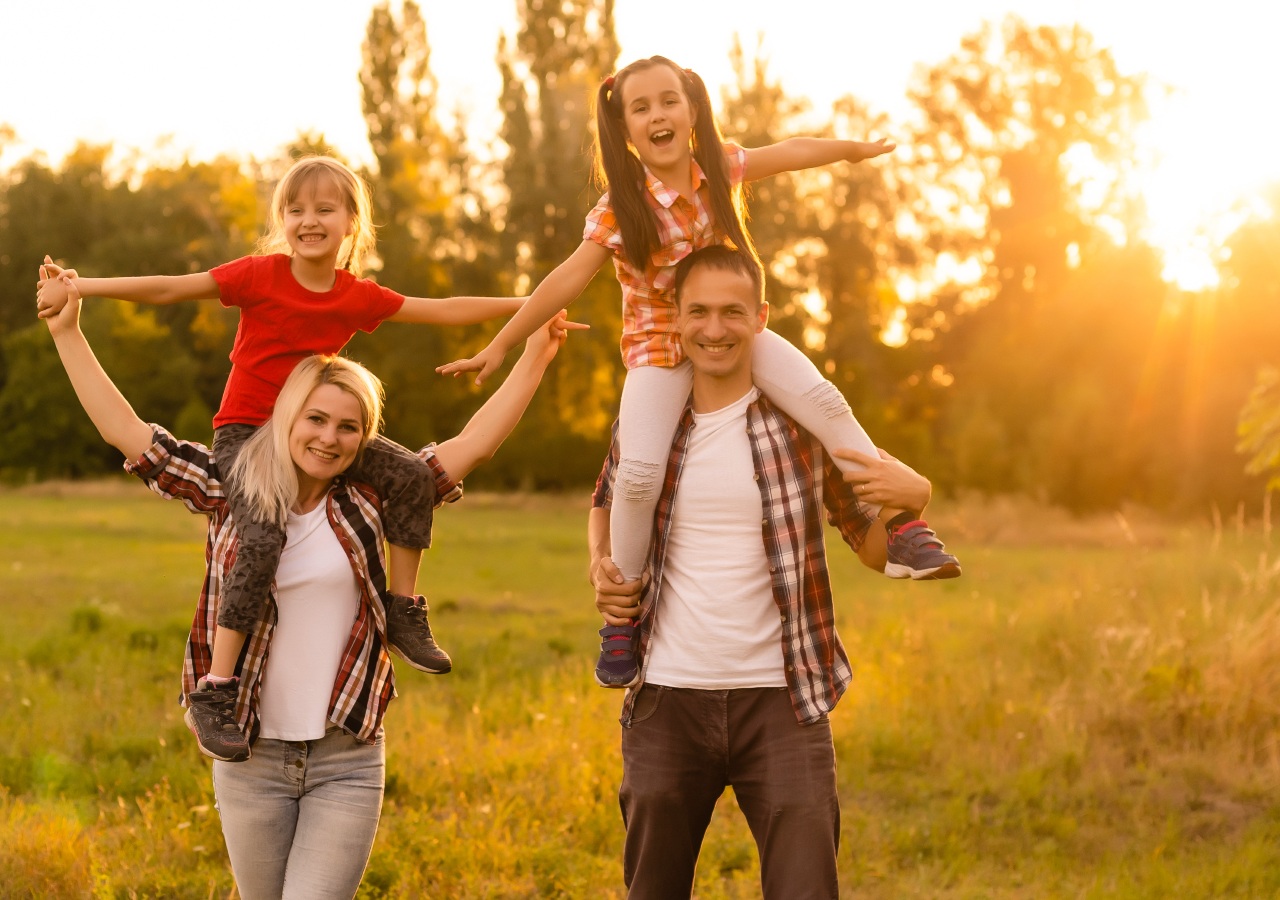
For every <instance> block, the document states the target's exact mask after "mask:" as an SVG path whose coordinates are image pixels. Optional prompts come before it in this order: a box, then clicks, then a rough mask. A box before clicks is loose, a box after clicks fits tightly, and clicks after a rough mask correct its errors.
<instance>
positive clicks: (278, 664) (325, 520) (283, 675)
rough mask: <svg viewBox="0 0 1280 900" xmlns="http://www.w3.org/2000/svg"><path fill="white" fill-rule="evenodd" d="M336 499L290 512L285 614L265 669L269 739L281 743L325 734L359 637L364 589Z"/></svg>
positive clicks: (283, 578) (280, 592) (283, 559)
mask: <svg viewBox="0 0 1280 900" xmlns="http://www.w3.org/2000/svg"><path fill="white" fill-rule="evenodd" d="M327 508H328V501H327V500H325V501H322V502H321V503H320V505H319V506H317V507H316V508H315V509H313V510H312V511H311V512H307V513H302V514H300V515H294V514H293V513H290V514H289V523H288V525H287V526H286V527H285V531H286V533H287V534H288V540H286V541H285V545H284V552H283V553H281V555H280V565H279V567H278V568H277V569H276V606H277V609H278V613H279V619H278V621H277V623H276V628H275V631H274V632H273V633H272V636H271V647H270V649H269V650H268V651H267V662H266V665H265V666H264V667H263V672H262V693H261V695H260V700H261V706H260V710H259V711H260V714H261V717H262V736H263V737H267V738H275V739H276V740H281V741H310V740H315V739H317V738H322V737H324V734H325V730H326V728H327V727H328V724H329V698H330V696H331V695H332V694H333V686H334V683H335V682H336V681H337V678H338V668H339V666H340V665H341V664H342V654H343V651H344V650H345V649H346V646H347V641H348V640H349V639H350V637H351V626H352V624H353V623H354V622H355V617H356V611H357V609H358V608H359V603H360V588H359V585H358V584H357V582H356V576H355V572H354V571H353V570H352V568H351V561H350V560H349V559H348V558H347V554H346V553H345V552H344V551H343V549H342V545H341V544H340V543H338V536H337V535H336V534H334V533H333V528H332V527H331V526H330V524H329V517H328V514H327Z"/></svg>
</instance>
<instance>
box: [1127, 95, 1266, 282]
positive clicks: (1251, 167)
mask: <svg viewBox="0 0 1280 900" xmlns="http://www.w3.org/2000/svg"><path fill="white" fill-rule="evenodd" d="M1262 118H1264V116H1263V114H1262V112H1261V110H1260V109H1259V106H1258V100H1257V98H1256V97H1253V96H1250V95H1246V94H1244V93H1242V92H1240V91H1239V90H1238V89H1237V90H1235V91H1226V92H1222V93H1214V92H1209V91H1196V92H1193V91H1190V90H1186V91H1177V92H1175V93H1173V94H1172V95H1170V96H1168V97H1165V98H1156V99H1155V100H1154V101H1153V103H1152V115H1151V118H1150V120H1149V121H1148V122H1146V123H1144V124H1143V125H1142V126H1141V127H1140V129H1139V131H1138V134H1137V135H1135V138H1136V140H1137V144H1138V147H1139V153H1140V156H1141V157H1142V158H1143V159H1144V161H1145V165H1143V166H1142V168H1141V169H1140V171H1139V173H1138V179H1139V184H1138V191H1139V193H1140V195H1141V197H1142V199H1143V201H1144V203H1145V205H1146V212H1147V216H1146V218H1147V222H1146V226H1145V228H1144V229H1143V233H1142V236H1143V238H1144V239H1145V240H1147V241H1148V242H1149V243H1150V244H1151V245H1152V246H1154V247H1156V248H1157V249H1158V250H1159V251H1160V253H1161V254H1162V255H1163V258H1164V272H1163V275H1164V278H1165V280H1166V281H1168V282H1169V283H1171V284H1175V285H1177V286H1178V287H1179V288H1182V289H1183V290H1186V291H1206V290H1212V289H1213V288H1216V287H1217V286H1218V282H1219V275H1218V271H1219V265H1220V264H1221V263H1222V262H1223V260H1224V253H1225V251H1224V249H1223V248H1224V244H1225V243H1226V241H1227V239H1228V238H1229V237H1230V236H1231V234H1232V233H1233V232H1234V231H1235V230H1236V229H1237V228H1238V227H1239V226H1240V224H1241V223H1242V222H1243V221H1244V220H1245V219H1246V218H1248V217H1250V216H1258V215H1264V216H1266V215H1270V214H1271V213H1270V211H1269V210H1267V209H1266V208H1265V206H1264V205H1262V204H1261V192H1262V190H1263V189H1264V188H1265V187H1266V185H1267V184H1268V182H1276V181H1280V167H1278V166H1277V163H1276V156H1275V151H1274V147H1273V146H1272V142H1271V141H1269V140H1264V139H1262V137H1261V135H1258V136H1255V134H1254V132H1255V131H1256V130H1257V128H1258V127H1259V126H1261V125H1263V123H1261V122H1260V119H1262ZM1263 127H1269V126H1263Z"/></svg>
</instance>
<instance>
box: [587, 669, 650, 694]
mask: <svg viewBox="0 0 1280 900" xmlns="http://www.w3.org/2000/svg"><path fill="white" fill-rule="evenodd" d="M592 677H594V678H595V680H596V684H598V685H600V687H602V688H610V689H613V690H619V691H621V690H626V689H627V688H633V687H635V686H636V685H637V684H639V683H640V673H638V672H637V673H636V677H635V678H632V679H631V680H630V681H628V682H626V683H625V684H619V683H617V682H614V681H601V680H600V676H599V675H596V674H595V673H592Z"/></svg>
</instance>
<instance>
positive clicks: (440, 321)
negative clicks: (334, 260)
mask: <svg viewBox="0 0 1280 900" xmlns="http://www.w3.org/2000/svg"><path fill="white" fill-rule="evenodd" d="M526 299H527V298H525V297H443V298H439V299H434V298H429V297H406V298H405V300H404V306H402V307H401V308H400V311H399V312H397V313H396V314H395V315H394V316H392V317H391V321H393V322H409V323H413V324H419V325H477V324H479V323H481V322H487V321H489V320H490V319H499V318H502V317H503V316H510V315H513V314H514V313H516V312H518V311H519V310H520V307H521V306H523V305H524V302H525V300H526ZM548 318H550V317H549V316H548Z"/></svg>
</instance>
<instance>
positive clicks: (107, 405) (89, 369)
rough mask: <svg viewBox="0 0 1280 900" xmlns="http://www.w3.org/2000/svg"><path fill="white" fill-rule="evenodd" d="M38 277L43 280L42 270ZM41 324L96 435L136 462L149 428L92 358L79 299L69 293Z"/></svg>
mask: <svg viewBox="0 0 1280 900" xmlns="http://www.w3.org/2000/svg"><path fill="white" fill-rule="evenodd" d="M40 277H41V279H45V278H46V277H47V273H46V272H45V271H43V267H42V271H41V273H40ZM45 321H46V323H47V324H48V326H49V333H50V334H51V335H53V343H54V346H56V347H57V348H58V356H59V358H60V359H61V360H62V366H63V368H65V369H66V370H67V377H68V378H70V379H71V386H72V387H73V388H75V392H76V396H77V397H78V398H79V399H80V405H81V406H83V407H84V411H85V412H87V413H88V414H89V418H90V419H91V420H93V424H94V425H95V426H97V429H98V432H99V434H101V435H102V437H103V438H104V439H105V440H106V442H107V443H108V444H111V445H112V446H113V447H115V448H116V449H117V450H119V451H120V452H121V453H123V454H124V455H125V457H126V458H128V459H137V458H138V457H139V456H141V455H142V454H143V452H144V451H145V450H146V449H147V448H148V447H150V446H151V442H152V438H151V426H150V425H148V424H147V423H146V422H144V421H142V420H141V419H140V418H138V414H137V413H135V412H134V411H133V407H132V406H130V405H129V401H128V400H126V399H125V398H124V395H123V394H121V393H120V391H119V389H117V388H116V386H115V384H114V383H113V382H112V381H111V379H110V378H109V377H108V376H107V373H106V372H104V371H103V369H102V366H101V365H100V364H99V363H98V358H97V357H96V356H94V355H93V349H92V348H91V347H90V346H89V342H88V341H87V340H85V336H84V332H82V331H81V330H80V298H79V297H78V296H76V295H75V294H74V293H73V294H72V296H71V297H70V298H68V301H67V303H66V304H65V305H64V306H63V307H62V309H61V310H60V311H59V312H58V314H57V315H54V316H48V317H45Z"/></svg>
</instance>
